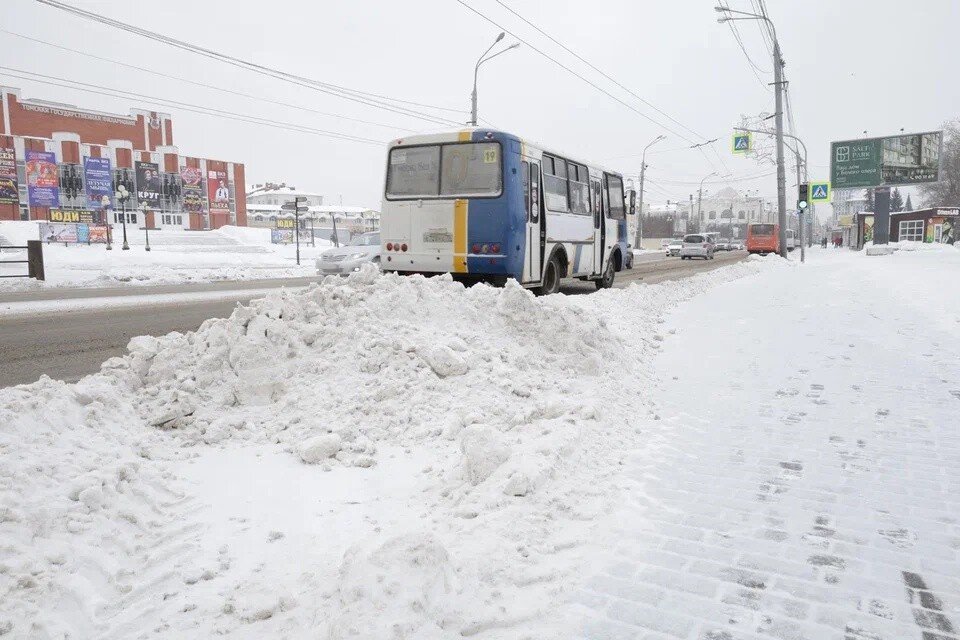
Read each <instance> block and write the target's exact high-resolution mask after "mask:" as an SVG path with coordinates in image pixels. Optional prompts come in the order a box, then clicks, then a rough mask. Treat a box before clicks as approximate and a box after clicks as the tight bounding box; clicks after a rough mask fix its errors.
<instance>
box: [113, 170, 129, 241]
mask: <svg viewBox="0 0 960 640" xmlns="http://www.w3.org/2000/svg"><path fill="white" fill-rule="evenodd" d="M113 195H114V197H115V198H116V199H117V202H119V203H120V220H121V221H122V222H123V246H122V247H120V248H121V249H123V250H124V251H128V250H129V249H130V245H129V244H127V199H128V198H129V197H130V192H129V191H127V188H126V187H125V186H123V185H122V184H121V185H120V186H119V187H117V192H116V193H115V194H113Z"/></svg>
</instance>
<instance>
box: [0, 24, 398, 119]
mask: <svg viewBox="0 0 960 640" xmlns="http://www.w3.org/2000/svg"><path fill="white" fill-rule="evenodd" d="M0 33H5V34H7V35H11V36H15V37H17V38H22V39H24V40H29V41H31V42H35V43H38V44H42V45H44V46H46V47H52V48H54V49H60V50H61V51H68V52H70V53H74V54H77V55H81V56H86V57H88V58H92V59H94V60H100V61H102V62H109V63H111V64H115V65H119V66H121V67H124V68H127V69H134V70H136V71H141V72H143V73H149V74H151V75H155V76H158V77H161V78H167V79H169V80H177V81H179V82H184V83H187V84H191V85H194V86H197V87H202V88H204V89H212V90H213V91H219V92H221V93H228V94H230V95H235V96H241V97H243V98H250V99H251V100H258V101H260V102H266V103H269V104H274V105H278V106H282V107H289V108H291V109H298V110H300V111H306V112H309V113H314V114H317V115H322V116H329V117H331V118H340V119H342V120H349V121H351V122H359V123H361V124H369V125H371V126H374V127H383V128H385V129H391V130H393V131H404V132H407V133H411V132H413V131H414V130H413V129H405V128H403V127H398V126H395V125H392V124H385V123H382V122H372V121H370V120H362V119H360V118H352V117H350V116H345V115H341V114H338V113H329V112H327V111H318V110H316V109H311V108H309V107H304V106H301V105H297V104H291V103H289V102H281V101H279V100H271V99H269V98H264V97H262V96H257V95H254V94H252V93H243V92H242V91H234V90H233V89H226V88H223V87H217V86H215V85H211V84H208V83H206V82H197V81H196V80H189V79H187V78H181V77H179V76H174V75H171V74H168V73H163V72H161V71H154V70H152V69H147V68H145V67H138V66H136V65H133V64H129V63H126V62H120V61H119V60H113V59H112V58H105V57H103V56H98V55H96V54H93V53H88V52H86V51H81V50H79V49H71V48H70V47H65V46H63V45H59V44H56V43H53V42H47V41H46V40H40V39H39V38H33V37H30V36H26V35H23V34H21V33H15V32H13V31H7V30H6V29H0Z"/></svg>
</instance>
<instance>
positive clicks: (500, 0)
mask: <svg viewBox="0 0 960 640" xmlns="http://www.w3.org/2000/svg"><path fill="white" fill-rule="evenodd" d="M495 1H496V3H497V4H499V5H500V6H501V7H503V8H504V9H506V10H507V11H509V12H510V13H512V14H513V15H515V16H516V17H518V18H520V20H522V21H523V22H525V23H526V24H527V25H529V26H531V27H533V28H534V29H535V30H536V31H537V32H538V33H540V34H542V35H544V36H546V37H547V38H548V39H549V40H550V41H551V42H553V43H554V44H556V45H557V46H559V47H560V48H561V49H563V50H564V51H566V52H567V53H569V54H570V55H572V56H573V57H575V58H576V59H577V60H579V61H580V62H582V63H583V64H585V65H587V66H588V67H590V68H591V69H593V70H594V71H596V72H597V73H599V74H600V75H602V76H603V77H604V78H606V79H607V80H609V81H610V82H612V83H613V84H615V85H617V86H618V87H620V88H621V89H623V90H624V91H626V92H627V93H629V94H630V95H632V96H633V97H634V98H636V99H637V100H639V101H640V102H642V103H643V104H645V105H647V106H648V107H650V108H651V109H653V110H654V111H656V112H657V113H659V114H660V115H662V116H663V117H664V118H666V119H667V120H669V121H670V122H673V123H674V124H676V125H677V126H679V127H681V128H682V129H685V130H686V131H688V132H690V133H692V134H693V135H694V136H696V137H697V138H700V139H703V136H702V135H700V134H699V133H697V132H696V131H694V130H693V129H691V128H690V127H688V126H686V125H685V124H683V123H682V122H680V121H679V120H677V119H676V118H674V117H673V116H671V115H670V114H668V113H666V112H665V111H663V110H662V109H660V108H658V107H657V106H656V105H654V104H653V103H651V102H649V101H648V100H646V99H644V98H643V97H641V96H639V95H637V94H636V93H635V92H634V91H632V90H630V89H629V88H628V87H626V86H624V85H623V84H622V83H620V82H619V81H618V80H617V79H616V78H613V77H611V76H610V75H609V74H607V73H605V72H604V71H603V70H602V69H600V68H598V67H597V66H596V65H594V64H593V63H591V62H590V61H589V60H586V59H585V58H584V57H583V56H581V55H580V54H579V53H577V52H576V51H574V50H573V49H571V48H570V47H568V46H567V45H565V44H563V43H562V42H560V41H559V40H557V39H556V38H554V37H553V36H552V35H550V34H549V33H547V32H546V31H544V30H543V29H541V28H540V27H538V26H537V25H536V24H534V23H533V22H531V21H530V20H527V19H526V18H524V17H523V16H522V15H520V14H519V13H518V12H517V11H515V10H514V9H513V8H511V7H510V6H509V5H507V4H506V3H504V2H503V1H502V0H495ZM461 4H462V3H461ZM514 37H516V36H514Z"/></svg>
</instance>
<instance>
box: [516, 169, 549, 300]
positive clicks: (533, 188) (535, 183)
mask: <svg viewBox="0 0 960 640" xmlns="http://www.w3.org/2000/svg"><path fill="white" fill-rule="evenodd" d="M520 166H521V173H522V174H523V203H524V208H525V210H526V216H527V223H526V230H527V237H526V252H525V253H526V256H525V260H524V263H523V282H540V278H541V277H542V274H543V248H544V241H545V239H546V229H545V228H544V224H543V212H542V209H541V200H542V198H541V197H540V163H539V162H537V161H536V160H524V161H523V162H522V163H521V165H520Z"/></svg>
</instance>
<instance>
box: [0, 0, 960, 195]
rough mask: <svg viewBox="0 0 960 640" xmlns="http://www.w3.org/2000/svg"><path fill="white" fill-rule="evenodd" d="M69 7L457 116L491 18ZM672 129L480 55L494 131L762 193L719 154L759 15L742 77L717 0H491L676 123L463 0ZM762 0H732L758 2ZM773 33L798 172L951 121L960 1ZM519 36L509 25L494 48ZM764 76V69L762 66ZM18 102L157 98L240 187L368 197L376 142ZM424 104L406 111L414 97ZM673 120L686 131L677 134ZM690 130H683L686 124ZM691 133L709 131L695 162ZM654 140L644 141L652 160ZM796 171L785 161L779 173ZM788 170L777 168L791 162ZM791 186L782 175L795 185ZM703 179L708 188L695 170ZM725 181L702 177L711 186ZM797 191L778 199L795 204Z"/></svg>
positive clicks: (836, 2)
mask: <svg viewBox="0 0 960 640" xmlns="http://www.w3.org/2000/svg"><path fill="white" fill-rule="evenodd" d="M68 1H70V2H72V4H74V5H75V6H78V7H82V8H84V9H88V10H91V11H95V12H97V13H101V14H104V15H108V16H110V17H112V18H116V19H118V20H121V21H124V22H128V23H132V24H134V25H137V26H140V27H144V28H148V29H151V30H156V31H159V32H161V33H163V34H165V35H169V36H173V37H176V38H179V39H182V40H186V41H188V42H191V43H195V44H198V45H201V46H204V47H207V48H210V49H214V50H217V51H221V52H224V53H228V54H230V55H233V56H237V57H240V58H246V59H251V60H253V61H255V62H257V63H259V64H263V65H269V66H273V67H277V68H280V69H282V70H284V71H288V72H291V73H295V74H299V75H302V76H308V77H310V78H314V79H317V80H322V81H325V82H329V83H333V84H338V85H342V86H345V87H350V88H353V89H359V90H362V91H367V92H373V93H378V94H382V95H385V96H390V97H392V98H399V99H404V100H409V101H414V102H419V103H424V104H429V105H436V106H441V107H446V108H449V109H457V110H460V111H459V112H453V111H436V110H430V111H431V113H434V114H439V115H443V116H445V117H448V118H450V119H453V120H456V121H459V122H465V121H466V120H467V118H468V113H467V110H468V108H469V94H470V87H471V82H472V72H473V65H474V63H475V62H476V59H477V57H478V56H479V55H480V54H481V53H482V52H483V51H484V49H486V47H487V46H488V45H489V43H490V42H492V41H493V38H494V37H495V36H496V34H497V33H498V31H499V29H497V28H496V27H494V26H493V25H491V24H489V23H488V22H486V21H485V20H484V19H482V18H481V17H479V16H477V15H476V14H474V13H472V12H471V11H470V10H468V9H467V8H465V7H464V6H463V5H462V4H460V3H459V2H458V1H457V0H406V1H404V2H394V1H379V0H351V1H349V2H342V1H336V2H333V1H328V0H320V1H315V2H306V1H296V0H271V1H270V2H257V3H253V2H236V1H234V0H203V1H201V2H198V1H197V0H164V1H162V2H139V1H132V0H68ZM463 1H464V2H465V3H467V4H469V5H471V6H472V7H474V8H475V9H476V10H477V11H480V12H482V13H484V14H486V15H488V16H489V17H490V18H491V19H493V20H495V21H496V22H498V23H500V24H501V25H503V26H504V27H506V28H507V29H509V30H510V31H513V32H515V33H516V34H517V35H518V36H520V37H522V38H523V39H525V40H527V41H528V42H529V43H530V44H532V45H534V46H536V47H538V48H540V49H542V50H543V51H545V52H547V53H548V54H550V55H551V56H553V57H555V58H556V59H557V60H559V61H561V62H563V63H564V64H565V65H567V66H569V67H571V68H572V69H574V70H576V71H577V72H578V73H581V74H583V75H585V76H588V77H590V78H591V80H592V81H594V82H595V83H596V84H598V85H600V86H601V87H603V88H604V89H606V90H608V91H609V92H610V93H612V94H614V95H616V96H617V97H619V98H620V99H622V100H623V101H624V102H627V103H628V104H630V105H631V106H633V107H634V108H635V109H636V110H637V111H640V112H641V113H643V114H646V115H648V116H649V117H650V118H652V119H653V120H656V121H658V122H660V123H662V124H663V125H665V126H666V127H667V128H669V129H672V130H673V131H674V133H670V132H667V131H664V129H663V127H661V126H658V125H657V124H655V123H652V122H650V121H649V120H647V119H645V118H643V117H642V116H641V115H639V114H638V113H636V112H634V111H632V110H631V109H629V108H628V107H626V106H624V105H622V104H620V103H618V102H616V101H615V100H613V99H612V98H610V97H608V96H606V95H604V94H603V93H601V92H599V91H597V90H596V89H594V88H593V87H590V86H589V85H587V84H585V83H584V82H582V81H581V80H579V79H577V78H576V77H574V76H573V75H571V74H570V73H568V72H566V71H564V70H562V69H560V68H559V67H557V66H556V65H554V64H553V63H551V62H549V61H548V60H546V59H544V58H543V57H541V56H540V55H539V54H537V53H536V52H535V51H533V50H532V49H531V48H529V47H527V46H521V47H520V48H519V49H518V50H515V51H511V52H509V53H507V54H505V55H503V56H501V57H499V58H497V59H496V60H492V61H490V62H489V63H488V64H486V65H484V67H482V69H481V74H480V92H479V95H480V101H479V102H480V116H481V118H482V119H485V120H486V121H488V122H489V123H493V124H494V125H496V126H497V127H499V128H503V129H507V130H510V131H512V132H514V133H517V134H519V135H521V136H522V137H526V138H530V139H533V140H537V141H540V142H542V143H544V144H547V145H548V146H551V147H555V148H558V149H560V150H561V151H564V152H566V153H569V154H571V155H574V156H576V157H579V158H583V159H586V160H588V161H595V162H599V163H603V164H606V165H608V166H610V167H612V168H616V169H620V170H621V171H623V172H624V173H627V174H635V173H637V172H638V171H639V168H640V156H639V153H640V151H641V149H642V147H643V146H644V145H645V144H646V143H647V142H649V141H650V140H651V139H653V138H654V137H655V136H657V135H658V134H660V133H664V134H665V135H667V140H665V141H663V142H661V143H659V144H658V145H657V146H656V147H653V148H652V149H651V154H650V155H648V165H649V169H648V174H647V175H648V178H649V183H648V187H649V188H648V191H647V201H651V202H654V203H658V202H661V203H662V202H664V201H666V200H667V199H668V198H669V199H678V198H684V199H685V198H687V197H688V195H689V194H690V193H693V192H694V191H695V189H696V183H697V182H699V180H700V179H701V178H702V177H703V176H705V175H707V174H709V173H710V172H712V171H719V172H720V173H725V172H727V171H729V172H730V173H731V174H732V176H731V178H730V180H731V182H729V184H731V185H732V186H736V187H737V188H741V189H757V190H759V192H760V193H761V194H762V195H765V196H767V197H771V198H773V197H775V194H776V183H775V177H774V176H773V175H762V176H761V177H757V178H753V179H747V180H743V179H741V178H743V177H749V176H758V175H761V174H771V173H772V172H773V167H772V166H771V165H769V164H758V163H757V161H756V160H754V159H749V158H747V159H745V158H739V157H735V156H733V155H731V153H730V149H729V146H730V133H731V128H732V126H733V125H735V124H737V123H739V121H740V117H741V115H748V116H756V115H757V114H760V113H761V112H766V113H772V112H773V93H772V92H771V91H770V90H769V88H768V87H767V86H765V83H769V82H772V73H771V72H772V65H771V61H770V56H769V53H768V52H767V50H766V47H765V43H764V40H763V39H762V34H761V31H760V29H759V23H755V22H738V23H737V25H738V27H739V29H740V33H741V36H742V39H743V42H744V45H745V47H746V50H747V53H748V54H749V56H750V57H751V58H752V59H753V61H754V62H755V64H756V65H757V66H758V67H759V69H760V71H758V72H757V75H754V73H753V71H752V70H751V64H750V62H748V60H747V56H746V55H745V54H744V52H743V51H741V50H740V48H739V46H738V44H737V42H736V40H735V38H734V36H733V34H732V33H731V30H730V28H729V26H728V25H722V24H718V23H717V22H716V17H717V14H716V13H715V12H714V10H713V6H714V4H716V2H715V0H673V1H672V2H664V1H662V0H658V1H644V0H594V1H592V2H587V3H585V2H565V1H562V0H545V1H539V0H503V2H504V4H506V5H508V6H509V7H511V8H512V9H514V10H515V11H516V12H518V13H519V14H521V15H522V16H524V17H525V18H527V19H529V20H530V21H532V22H534V23H535V24H537V25H538V26H539V27H540V28H541V29H543V30H544V31H546V32H547V33H549V34H551V35H553V36H554V37H556V38H557V39H558V40H560V41H561V42H563V43H564V44H565V45H567V46H568V47H570V48H571V49H573V50H574V51H576V52H577V53H579V54H581V55H582V56H583V57H584V58H586V59H587V60H589V61H590V62H592V63H593V64H594V65H596V66H597V67H598V68H600V69H602V70H603V71H604V72H606V73H607V74H608V75H610V76H612V77H613V78H615V79H616V80H618V81H619V82H620V83H622V84H623V85H625V86H626V87H628V88H630V89H631V90H632V91H633V92H634V93H636V94H637V95H639V96H640V97H642V98H644V99H645V100H647V101H648V102H650V103H651V104H653V105H655V106H656V107H657V108H658V109H660V110H661V111H663V112H664V113H666V114H668V115H669V116H670V117H671V118H673V119H674V120H676V121H677V122H679V123H681V124H680V125H678V124H676V122H672V121H671V120H669V119H668V118H666V117H664V116H663V115H661V114H659V113H657V112H656V111H654V110H653V109H651V108H650V107H649V106H647V105H645V104H643V103H642V102H640V101H639V100H637V99H636V98H634V97H633V96H630V95H629V94H627V93H626V92H624V91H623V90H621V89H619V88H618V87H616V86H615V85H614V84H612V83H611V82H609V81H607V80H605V79H604V78H603V77H600V76H599V75H597V74H596V73H595V72H593V71H591V70H590V69H589V68H588V67H586V66H585V65H583V64H582V63H580V62H579V61H577V60H576V59H575V58H574V57H573V56H571V55H570V54H568V53H566V52H564V51H563V50H562V49H560V48H559V47H558V46H556V45H554V44H553V43H551V42H550V41H549V40H547V39H546V38H545V37H543V36H542V35H540V34H538V33H537V32H536V31H534V30H533V29H532V28H531V27H529V26H528V25H526V24H524V23H523V22H522V21H521V20H520V19H519V18H517V17H516V16H514V15H512V14H510V13H509V12H508V11H507V10H506V9H504V8H503V6H501V5H500V4H498V3H497V2H496V0H463ZM755 1H756V0H729V3H730V6H731V7H732V8H735V9H741V10H748V11H749V10H751V2H755ZM767 9H768V11H769V14H770V16H771V17H772V19H773V20H774V22H775V23H776V25H777V30H778V35H779V38H780V42H781V46H782V48H783V55H784V58H785V60H786V63H787V67H786V73H787V76H788V79H789V81H790V89H791V98H792V102H793V109H794V114H795V120H796V126H797V133H798V135H800V136H801V137H802V138H803V139H804V140H805V141H806V143H807V146H808V147H809V149H810V154H811V158H810V163H811V178H824V179H826V178H828V177H829V176H828V173H829V167H828V164H829V142H830V141H831V140H838V139H845V138H852V137H858V136H860V135H862V132H863V131H864V130H867V131H868V132H869V133H870V135H884V134H892V133H896V132H898V131H899V130H900V128H901V127H902V128H904V129H906V130H907V131H908V132H909V131H920V130H930V129H936V128H938V127H939V125H940V124H941V123H942V122H943V121H944V120H947V119H952V118H957V117H960V82H958V73H957V60H958V57H960V56H958V55H957V52H956V51H957V49H956V38H957V27H958V26H960V2H958V1H957V0H914V1H913V2H904V1H903V0H806V1H804V2H797V1H795V0H767ZM0 25H2V27H0V28H2V29H3V30H6V31H12V32H15V33H18V34H21V35H26V36H30V37H33V38H38V39H42V40H46V41H48V42H54V43H57V44H60V45H62V46H65V47H70V48H73V49H78V50H82V51H85V52H90V53H94V54H96V55H99V56H101V57H107V58H114V59H118V60H122V61H124V62H127V63H129V64H135V65H137V66H141V67H145V68H149V69H154V70H158V71H162V72H164V73H167V74H171V75H175V76H179V77H182V78H186V79H189V80H193V81H199V82H201V83H204V84H207V85H210V86H216V87H222V88H228V89H231V90H236V91H243V92H246V93H252V94H256V95H258V96H263V97H269V98H270V99H273V100H278V101H283V102H290V103H295V104H298V105H302V106H305V107H309V108H311V109H314V110H318V111H324V112H329V113H335V114H340V115H343V116H349V117H351V118H358V119H363V120H369V121H372V122H376V123H380V124H384V125H388V126H374V125H368V124H362V123H357V122H353V121H349V120H344V119H340V118H335V117H331V116H324V115H319V114H316V113H309V112H305V111H301V110H297V109H291V108H287V107H281V106H276V105H270V104H265V103H263V102H259V101H256V100H252V99H248V98H242V97H237V96H229V95H226V94H224V93H221V92H218V91H215V90H212V89H209V88H202V87H197V86H195V85H189V84H186V83H183V82H180V81H175V80H168V79H161V78H158V77H156V76H151V75H148V74H143V73H140V72H136V71H131V70H130V69H127V68H123V67H119V66H117V65H115V64H111V63H109V62H103V61H97V60H92V59H89V58H85V57H83V56H81V55H77V54H72V53H68V52H64V51H59V50H56V49H53V48H51V47H47V46H45V45H42V44H37V43H35V42H30V41H26V40H23V39H22V38H18V37H15V36H13V35H10V34H9V33H5V32H0V52H2V54H3V55H2V56H0V60H3V62H2V63H0V64H2V65H4V66H8V67H15V68H20V69H26V70H29V71H31V72H38V73H44V74H48V75H56V76H63V77H70V78H72V79H75V80H79V81H83V82H88V83H95V84H99V85H103V86H107V87H111V88H120V89H124V90H126V91H132V92H136V93H141V94H145V95H148V96H158V97H159V96H162V97H165V98H167V99H171V100H177V101H182V102H189V103H194V104H199V105H204V106H207V107H215V108H220V109H225V110H229V111H233V112H238V113H243V114H248V115H252V116H257V117H261V118H263V117H266V118H270V119H274V120H277V121H285V122H291V123H297V124H299V125H302V126H308V127H311V128H318V129H326V130H331V131H337V132H342V133H348V134H351V135H354V136H360V137H363V138H370V139H374V140H377V141H383V143H384V144H385V143H386V141H387V140H390V139H392V138H394V137H400V136H403V135H408V132H409V130H414V131H430V130H435V129H438V128H441V129H446V128H450V127H443V126H439V125H434V124H431V123H429V122H425V121H422V120H418V119H415V118H411V117H408V116H404V115H399V114H396V113H391V112H387V111H383V110H380V109H376V108H372V107H369V106H365V105H360V104H357V103H355V102H349V101H346V100H344V99H342V98H337V97H333V96H330V95H325V94H323V93H319V92H316V91H313V90H310V89H307V88H303V87H297V86H294V85H291V84H288V83H285V82H281V81H279V80H276V79H270V78H266V77H263V76H261V75H258V74H255V73H252V72H250V71H245V70H240V69H236V68H234V67H231V66H228V65H225V64H223V63H220V62H217V61H214V60H210V59H207V58H203V57H200V56H197V55H195V54H192V53H187V52H183V51H179V50H176V49H173V48H171V47H169V46H167V45H164V44H160V43H156V42H152V41H150V40H146V39H144V38H141V37H138V36H136V35H132V34H128V33H125V32H122V31H118V30H116V29H113V28H110V27H107V26H103V25H99V24H95V23H92V22H89V21H86V20H83V19H81V18H78V17H74V16H72V15H69V14H67V13H64V12H62V11H59V10H56V9H53V8H50V7H47V6H44V5H41V4H39V3H37V2H35V1H34V0H2V2H0ZM513 41H514V39H513V38H512V37H510V36H509V35H508V36H507V37H506V38H505V40H504V43H506V44H509V43H511V42H513ZM758 76H759V77H758ZM0 83H3V84H5V85H10V86H16V87H20V88H21V89H22V96H23V97H24V98H40V99H47V100H56V101H61V102H68V103H71V104H75V105H78V106H82V107H86V108H91V109H99V110H104V111H112V112H119V113H126V111H127V110H128V109H129V108H132V107H149V108H157V107H158V108H159V110H162V111H166V112H170V113H172V114H173V116H174V135H175V138H176V143H177V145H178V146H179V148H180V150H181V152H182V153H184V154H189V155H200V156H205V157H211V158H219V159H224V160H232V161H238V162H244V163H245V164H246V166H247V181H248V183H254V182H259V181H264V180H285V181H287V182H288V183H292V184H295V185H296V186H297V187H300V188H303V189H310V190H315V191H318V192H321V193H324V194H326V196H327V201H328V202H330V203H336V202H337V201H338V199H339V197H340V196H342V197H343V202H344V204H357V205H365V206H372V207H376V208H379V204H380V192H381V189H382V184H383V167H384V148H383V147H382V146H378V145H371V144H360V143H356V142H348V141H342V140H335V139H330V138H324V137H318V136H315V135H307V134H301V133H296V132H293V131H286V130H279V129H274V128H270V127H266V126H263V125H258V124H250V123H244V122H236V121H231V120H220V119H217V118H214V117H210V116H208V115H201V114H196V113H190V112H187V111H183V110H181V109H178V108H177V107H163V106H160V105H154V104H153V103H152V102H151V101H150V100H148V99H134V98H130V99H125V98H116V97H107V96H103V95H95V94H90V93H84V92H81V91H77V90H74V89H66V88H61V87H54V86H48V85H43V84H39V83H37V82H34V81H30V80H24V79H14V78H11V77H10V76H9V75H0ZM416 108H417V109H420V108H419V107H416ZM681 125H682V126H681ZM691 131H692V132H696V134H694V133H691ZM678 134H681V135H683V136H685V137H686V138H689V139H710V138H719V141H718V142H717V143H714V148H715V151H714V150H711V151H710V152H708V153H707V154H706V155H704V154H702V153H700V152H698V151H691V150H689V149H687V148H685V147H689V144H690V143H689V141H686V140H684V139H682V138H681V137H680V135H678ZM653 151H657V153H653ZM790 170H791V171H792V168H791V169H790ZM788 175H790V174H789V173H788ZM792 184H793V181H789V185H790V188H791V189H792ZM708 185H710V183H709V182H708ZM721 186H722V183H714V184H712V185H710V188H711V189H712V190H716V189H717V188H720V187H721ZM792 197H793V196H792V195H791V196H790V198H792Z"/></svg>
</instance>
